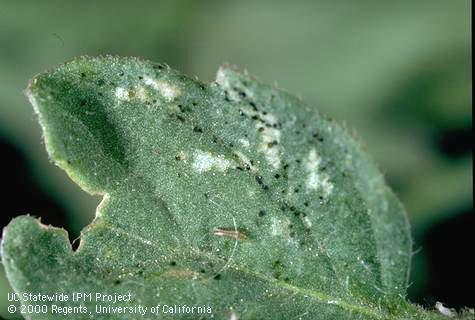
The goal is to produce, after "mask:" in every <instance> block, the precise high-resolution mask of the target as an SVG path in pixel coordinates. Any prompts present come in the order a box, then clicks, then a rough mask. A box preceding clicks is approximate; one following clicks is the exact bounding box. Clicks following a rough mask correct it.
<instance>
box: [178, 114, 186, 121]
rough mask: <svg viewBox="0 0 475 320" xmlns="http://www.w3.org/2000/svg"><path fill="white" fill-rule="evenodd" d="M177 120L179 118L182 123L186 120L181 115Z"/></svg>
mask: <svg viewBox="0 0 475 320" xmlns="http://www.w3.org/2000/svg"><path fill="white" fill-rule="evenodd" d="M176 118H177V119H178V120H180V121H181V122H185V118H183V117H182V116H180V115H177V116H176Z"/></svg>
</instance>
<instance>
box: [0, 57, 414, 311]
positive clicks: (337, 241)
mask: <svg viewBox="0 0 475 320" xmlns="http://www.w3.org/2000/svg"><path fill="white" fill-rule="evenodd" d="M28 95H29V97H30V100H31V101H32V104H33V106H34V107H35V110H36V112H37V113H38V115H39V121H40V123H41V125H42V127H43V130H44V135H45V141H46V146H47V149H48V152H49V154H50V156H51V158H52V159H53V160H54V161H55V162H56V163H57V164H58V165H59V166H60V167H62V168H63V169H64V170H66V172H67V173H68V174H69V175H70V177H71V178H72V179H73V180H74V181H76V182H77V183H78V184H79V185H80V186H81V187H83V188H84V189H85V190H87V191H89V192H91V193H103V194H105V195H106V196H105V199H104V201H103V203H102V204H101V206H100V207H99V208H98V211H97V217H96V220H95V221H94V222H93V223H92V224H91V226H89V227H88V228H87V229H86V230H85V231H84V232H83V234H82V238H81V246H80V248H79V250H78V251H77V252H74V253H73V252H72V251H71V250H70V248H69V245H68V243H67V240H66V239H67V238H66V237H65V235H64V234H61V232H60V231H58V230H57V229H52V228H44V227H42V226H40V225H39V224H38V223H37V222H36V221H35V220H34V219H32V218H29V217H21V218H18V219H16V220H14V221H12V223H11V224H10V225H9V226H8V227H7V228H6V229H5V231H4V239H3V243H2V251H3V261H4V264H5V268H6V271H7V274H8V277H9V279H10V281H11V282H12V285H13V287H14V288H15V290H16V291H17V292H30V291H34V292H45V291H53V292H54V291H60V292H61V290H62V291H71V290H74V291H80V290H82V291H86V292H95V291H98V292H101V291H106V292H111V293H113V292H128V291H130V292H135V293H137V296H136V297H135V303H141V304H144V305H147V306H153V305H155V304H157V303H160V304H187V305H202V304H208V305H210V306H211V307H212V308H213V313H214V314H215V316H218V317H229V316H230V315H231V314H232V313H236V314H237V315H239V317H240V319H254V318H265V319H267V318H268V319H291V318H296V317H298V316H299V317H301V318H302V319H329V318H335V319H339V318H348V319H362V318H364V319H385V318H395V319H396V318H398V317H400V316H401V317H403V316H404V315H405V314H406V313H413V312H415V311H414V310H415V309H414V308H413V307H412V306H410V305H408V304H407V303H406V302H405V301H404V299H403V297H404V295H405V290H406V287H407V279H408V269H409V261H410V256H411V240H410V234H409V228H408V223H407V219H406V216H405V212H404V209H403V207H402V206H401V204H400V203H399V201H398V200H397V199H396V198H395V196H394V195H393V194H392V193H391V192H390V190H389V189H388V188H387V187H386V185H385V183H384V180H383V178H382V176H381V175H380V174H379V172H378V171H377V169H376V168H375V167H374V165H373V164H372V162H371V161H370V160H369V159H368V157H367V156H366V155H365V154H364V153H363V152H362V151H361V148H360V147H359V146H358V144H357V143H356V142H355V141H354V140H353V139H352V138H351V137H350V136H349V135H348V134H347V133H346V132H345V131H344V130H343V129H341V128H340V127H339V126H337V125H336V124H334V123H333V122H332V121H330V120H328V119H325V118H323V117H322V116H321V115H320V114H319V113H318V112H316V111H315V110H313V109H311V108H309V107H308V106H306V105H305V104H304V103H303V102H301V101H300V100H298V99H297V98H295V97H293V96H291V95H288V94H286V93H284V92H282V91H279V90H277V89H275V88H273V87H271V86H267V85H263V84H260V83H258V82H257V81H255V80H254V79H252V78H251V77H250V76H248V75H245V74H241V73H239V72H237V71H235V70H233V69H231V68H229V67H223V68H221V69H220V70H219V71H218V75H217V79H216V82H215V83H211V84H203V83H200V82H198V81H195V80H192V79H190V78H187V77H186V76H183V75H181V74H179V73H178V72H176V71H174V70H171V69H169V68H168V67H165V66H163V65H158V64H153V63H150V62H147V61H142V60H139V59H134V58H116V57H104V58H86V57H84V58H78V59H76V60H74V61H72V62H70V63H67V64H65V65H63V66H61V67H60V68H58V69H56V70H54V71H52V72H49V73H45V74H41V75H39V76H38V77H36V78H35V79H34V80H33V81H32V82H31V84H30V87H29V91H28ZM20 251H21V255H19V254H18V253H19V252H20ZM32 255H34V257H35V259H31V260H30V258H31V256H32ZM288 301H291V302H292V304H291V305H288ZM182 316H183V317H186V315H182ZM45 318H48V317H45ZM53 318H54V317H53ZM58 318H61V317H58ZM94 318H95V319H97V318H100V319H115V318H116V316H113V315H100V316H95V317H94ZM134 318H136V315H125V317H123V316H122V317H121V319H134ZM146 318H147V316H146ZM148 318H150V319H152V318H154V316H152V315H148ZM190 318H197V316H196V315H191V316H190ZM31 319H42V317H41V316H38V315H31ZM48 319H49V318H48ZM78 319H81V316H78Z"/></svg>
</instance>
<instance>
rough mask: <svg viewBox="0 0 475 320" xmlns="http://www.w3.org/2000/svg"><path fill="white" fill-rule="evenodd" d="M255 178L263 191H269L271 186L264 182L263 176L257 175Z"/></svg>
mask: <svg viewBox="0 0 475 320" xmlns="http://www.w3.org/2000/svg"><path fill="white" fill-rule="evenodd" d="M254 177H255V179H256V181H257V183H258V184H259V185H260V186H261V188H262V189H263V190H268V189H269V186H268V185H266V184H265V183H264V180H263V178H262V176H260V175H256V176H254Z"/></svg>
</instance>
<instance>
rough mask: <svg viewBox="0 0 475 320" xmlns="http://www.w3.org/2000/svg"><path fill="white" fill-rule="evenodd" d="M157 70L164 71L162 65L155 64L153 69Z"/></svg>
mask: <svg viewBox="0 0 475 320" xmlns="http://www.w3.org/2000/svg"><path fill="white" fill-rule="evenodd" d="M152 68H154V69H155V70H157V69H158V70H162V69H163V66H162V65H161V64H154V65H153V67H152Z"/></svg>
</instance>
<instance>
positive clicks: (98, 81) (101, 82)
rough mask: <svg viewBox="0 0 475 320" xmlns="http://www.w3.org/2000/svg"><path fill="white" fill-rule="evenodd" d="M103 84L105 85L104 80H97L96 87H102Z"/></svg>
mask: <svg viewBox="0 0 475 320" xmlns="http://www.w3.org/2000/svg"><path fill="white" fill-rule="evenodd" d="M105 83H106V82H105V81H104V79H99V80H97V85H98V86H99V87H102V86H103V85H104V84H105Z"/></svg>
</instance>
